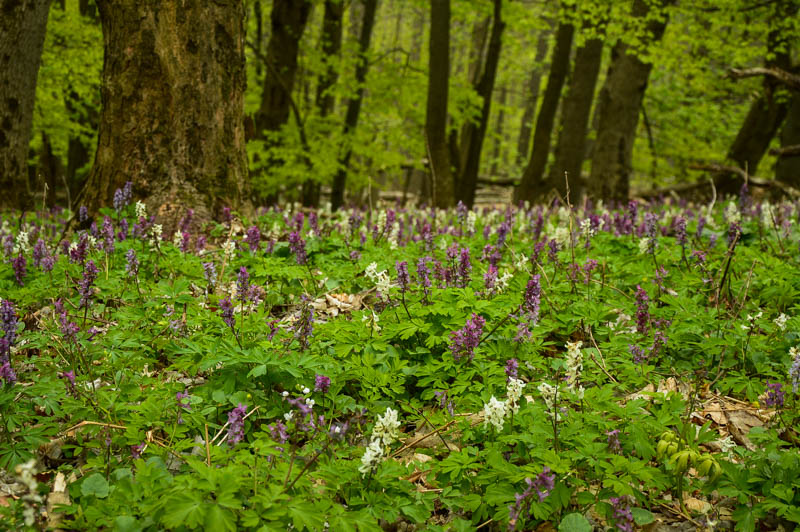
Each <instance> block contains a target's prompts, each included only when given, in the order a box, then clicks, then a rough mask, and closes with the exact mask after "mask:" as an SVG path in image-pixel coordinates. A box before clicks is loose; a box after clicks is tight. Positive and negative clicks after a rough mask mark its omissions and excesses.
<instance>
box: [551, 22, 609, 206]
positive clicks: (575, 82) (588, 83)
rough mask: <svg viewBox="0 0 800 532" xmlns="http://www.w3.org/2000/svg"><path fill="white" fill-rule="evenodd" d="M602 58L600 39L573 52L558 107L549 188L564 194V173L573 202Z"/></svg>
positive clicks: (580, 192)
mask: <svg viewBox="0 0 800 532" xmlns="http://www.w3.org/2000/svg"><path fill="white" fill-rule="evenodd" d="M602 60H603V40H602V39H599V38H596V39H589V40H587V41H586V42H585V43H584V44H583V46H581V47H580V48H578V51H577V52H575V65H574V66H573V68H572V77H571V78H570V81H569V84H568V85H567V94H566V96H565V97H564V105H563V106H562V108H561V128H560V129H559V132H558V141H557V142H556V149H555V162H554V163H553V166H552V167H551V168H550V177H549V183H548V185H549V188H551V189H552V188H555V189H556V190H558V192H559V194H561V196H562V197H564V196H565V195H566V193H567V190H566V181H565V180H564V173H565V172H566V174H567V175H568V176H569V188H570V201H572V202H574V203H577V202H578V201H579V200H580V198H581V196H582V195H583V182H584V180H583V176H582V175H581V167H582V166H583V161H584V158H585V157H586V132H587V127H588V125H589V115H590V113H591V110H592V101H594V91H595V86H596V85H597V76H598V74H599V73H600V63H601V62H602Z"/></svg>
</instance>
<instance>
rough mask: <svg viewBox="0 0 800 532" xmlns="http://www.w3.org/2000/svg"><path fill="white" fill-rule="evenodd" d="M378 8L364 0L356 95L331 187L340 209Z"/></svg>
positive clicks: (334, 203)
mask: <svg viewBox="0 0 800 532" xmlns="http://www.w3.org/2000/svg"><path fill="white" fill-rule="evenodd" d="M377 10H378V0H364V20H363V22H362V23H361V35H359V38H358V53H359V60H358V65H357V66H356V87H357V88H356V95H355V97H354V98H352V99H350V100H349V101H348V102H347V114H346V115H345V118H344V131H343V132H342V133H343V134H342V136H343V138H344V142H345V150H344V153H343V154H342V156H341V157H340V159H339V168H338V169H337V171H336V175H334V176H333V187H332V188H331V208H332V209H333V210H338V209H339V208H340V207H341V206H342V205H343V204H344V191H345V188H346V186H347V171H348V167H349V166H350V157H351V156H352V154H353V150H352V148H351V146H350V142H351V140H350V135H351V133H352V132H353V131H355V129H356V127H358V117H359V115H360V114H361V104H362V102H363V101H364V81H365V80H366V79H367V71H368V69H369V63H368V62H367V52H368V51H369V43H370V41H371V39H372V30H373V28H374V27H375V13H376V11H377Z"/></svg>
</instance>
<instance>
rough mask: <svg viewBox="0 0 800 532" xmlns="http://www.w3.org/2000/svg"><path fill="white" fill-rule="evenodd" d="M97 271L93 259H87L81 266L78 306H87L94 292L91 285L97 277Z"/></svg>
mask: <svg viewBox="0 0 800 532" xmlns="http://www.w3.org/2000/svg"><path fill="white" fill-rule="evenodd" d="M98 273H99V270H98V269H97V266H95V264H94V261H93V260H89V261H88V262H87V263H86V266H84V268H83V278H82V279H81V280H80V281H78V293H79V294H80V295H81V301H80V305H79V307H80V308H86V307H88V306H89V301H90V299H91V297H92V295H93V294H94V289H93V288H92V286H93V285H94V281H95V279H97V274H98Z"/></svg>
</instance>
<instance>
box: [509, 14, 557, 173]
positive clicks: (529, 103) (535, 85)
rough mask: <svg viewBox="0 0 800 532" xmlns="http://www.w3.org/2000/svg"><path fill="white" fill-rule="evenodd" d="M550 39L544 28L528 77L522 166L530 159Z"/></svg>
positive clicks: (520, 145)
mask: <svg viewBox="0 0 800 532" xmlns="http://www.w3.org/2000/svg"><path fill="white" fill-rule="evenodd" d="M549 41H550V30H549V29H548V30H544V31H542V33H541V34H540V35H539V38H538V39H537V40H536V57H534V59H533V64H534V66H533V69H532V70H531V76H530V78H528V85H527V88H526V90H527V91H528V92H527V94H526V95H525V104H524V107H523V111H522V121H521V123H520V126H519V138H518V139H517V158H516V161H517V165H518V166H522V165H523V164H525V161H527V160H528V151H529V150H530V147H531V132H532V131H533V119H534V117H535V116H536V104H537V103H538V102H539V87H540V85H541V84H542V71H543V69H542V66H541V65H542V61H544V58H545V57H546V56H547V44H548V42H549Z"/></svg>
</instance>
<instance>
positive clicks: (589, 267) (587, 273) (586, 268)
mask: <svg viewBox="0 0 800 532" xmlns="http://www.w3.org/2000/svg"><path fill="white" fill-rule="evenodd" d="M595 268H597V261H596V260H594V259H589V260H587V261H586V264H584V265H583V274H584V278H583V284H585V285H588V284H589V281H591V280H592V272H593V271H594V270H595Z"/></svg>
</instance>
